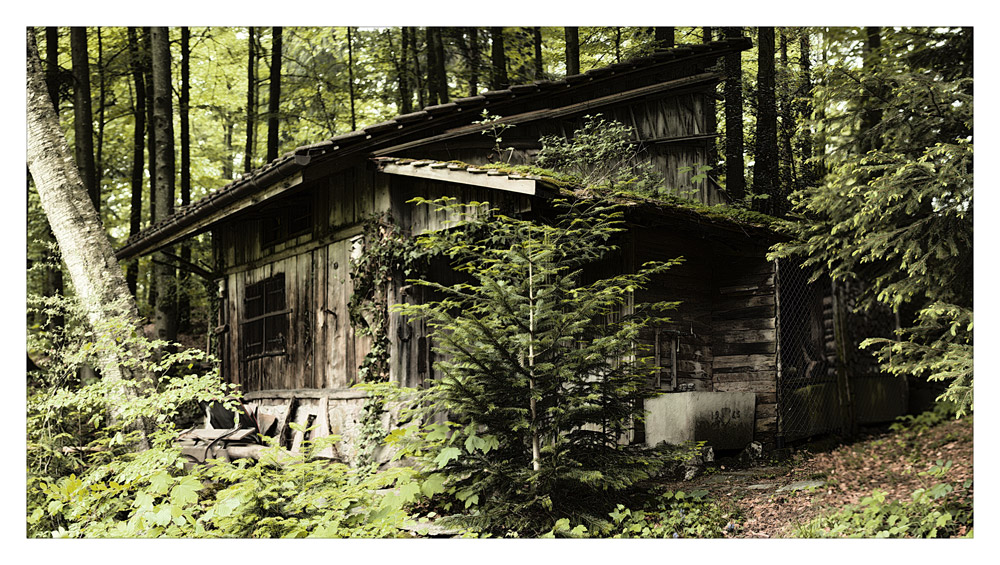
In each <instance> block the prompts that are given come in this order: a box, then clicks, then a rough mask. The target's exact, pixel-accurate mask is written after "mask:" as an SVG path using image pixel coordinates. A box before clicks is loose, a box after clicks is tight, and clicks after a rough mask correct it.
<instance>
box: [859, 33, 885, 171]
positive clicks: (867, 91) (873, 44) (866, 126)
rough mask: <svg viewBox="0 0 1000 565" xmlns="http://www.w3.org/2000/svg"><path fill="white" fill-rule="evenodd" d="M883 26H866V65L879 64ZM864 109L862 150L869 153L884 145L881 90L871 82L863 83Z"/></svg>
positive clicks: (862, 113) (862, 114)
mask: <svg viewBox="0 0 1000 565" xmlns="http://www.w3.org/2000/svg"><path fill="white" fill-rule="evenodd" d="M881 34H882V28H880V27H866V28H865V42H864V48H863V49H864V62H863V65H864V66H865V67H871V66H874V65H878V64H879V62H880V61H879V57H878V51H879V49H880V48H881V47H882V35H881ZM862 88H863V89H864V92H863V93H862V100H863V108H864V109H863V110H862V112H861V136H860V138H861V147H860V149H861V152H862V153H867V152H869V151H872V150H874V149H879V148H880V147H881V146H882V143H881V139H880V138H881V133H880V132H879V130H878V127H879V124H880V123H882V110H881V108H879V105H880V104H881V102H879V101H878V100H877V99H878V97H879V92H878V91H877V90H872V89H873V88H874V87H873V86H872V85H870V84H865V85H862Z"/></svg>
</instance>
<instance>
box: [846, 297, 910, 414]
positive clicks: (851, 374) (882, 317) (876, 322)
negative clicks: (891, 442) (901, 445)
mask: <svg viewBox="0 0 1000 565" xmlns="http://www.w3.org/2000/svg"><path fill="white" fill-rule="evenodd" d="M862 290H863V287H862V285H861V283H852V284H848V285H845V287H844V290H843V295H844V317H845V321H846V323H845V324H844V326H845V330H846V332H845V333H846V335H845V340H846V342H847V358H846V360H845V362H846V365H847V377H848V383H849V388H850V397H851V404H852V412H853V415H854V421H855V423H857V424H873V423H878V422H888V421H891V420H893V419H894V418H896V417H897V416H901V415H903V414H905V413H906V407H907V383H906V380H905V379H903V378H900V377H895V376H893V375H891V374H888V373H883V372H881V371H880V370H879V365H878V361H877V359H876V358H875V356H874V355H872V352H871V350H869V349H861V348H860V347H859V345H860V344H861V342H862V341H864V340H865V339H867V338H870V337H884V338H891V337H893V332H894V330H895V328H896V318H895V316H894V315H893V313H892V311H891V310H890V309H889V308H888V307H887V306H883V305H880V304H879V305H871V306H868V307H866V308H860V307H859V301H858V297H859V296H860V295H861V292H862Z"/></svg>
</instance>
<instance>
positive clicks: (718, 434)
mask: <svg viewBox="0 0 1000 565" xmlns="http://www.w3.org/2000/svg"><path fill="white" fill-rule="evenodd" d="M756 402H757V395H756V394H755V393H752V392H679V393H670V394H663V395H660V396H658V397H656V398H651V399H649V400H646V405H645V408H646V444H647V445H650V446H654V445H657V444H659V443H662V442H666V443H669V444H675V445H676V444H680V443H684V442H685V441H705V442H707V443H708V445H710V446H712V447H713V448H715V449H717V450H718V449H743V448H744V447H746V446H747V445H748V444H749V443H750V442H752V441H753V431H754V408H755V406H756Z"/></svg>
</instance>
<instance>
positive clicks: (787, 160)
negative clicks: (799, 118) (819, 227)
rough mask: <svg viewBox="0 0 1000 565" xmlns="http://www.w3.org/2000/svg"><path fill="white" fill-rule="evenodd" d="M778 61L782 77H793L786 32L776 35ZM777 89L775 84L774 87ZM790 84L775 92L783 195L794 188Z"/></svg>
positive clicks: (784, 84)
mask: <svg viewBox="0 0 1000 565" xmlns="http://www.w3.org/2000/svg"><path fill="white" fill-rule="evenodd" d="M778 60H779V61H780V62H781V72H782V75H783V76H786V77H791V76H793V73H792V70H791V69H790V68H789V66H788V30H787V28H786V29H782V30H780V31H779V33H778ZM775 88H777V84H776V85H775ZM794 94H795V93H794V91H792V83H791V82H784V81H783V83H782V85H781V88H780V90H779V91H777V92H776V95H777V99H778V117H779V118H780V120H779V122H778V143H779V145H778V178H779V180H780V184H779V186H780V187H781V190H782V192H783V193H784V194H787V193H788V192H789V191H791V189H792V187H794V186H795V176H796V175H795V154H794V153H793V151H792V138H793V137H794V136H795V114H794V112H793V111H792V97H793V96H794Z"/></svg>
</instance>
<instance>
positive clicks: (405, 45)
mask: <svg viewBox="0 0 1000 565" xmlns="http://www.w3.org/2000/svg"><path fill="white" fill-rule="evenodd" d="M409 31H410V28H408V27H405V26H404V27H401V28H399V35H400V39H399V43H400V53H399V59H400V61H399V66H398V67H397V69H396V75H397V79H398V81H399V111H400V113H401V114H409V113H410V112H412V111H413V94H412V93H411V92H410V80H409V79H410V77H409V68H410V38H409V37H408V36H409Z"/></svg>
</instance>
